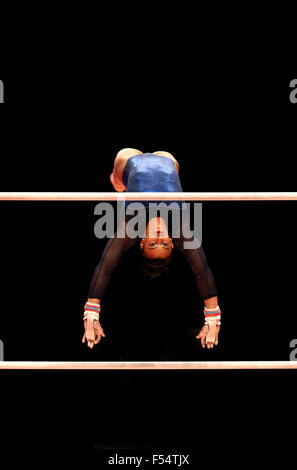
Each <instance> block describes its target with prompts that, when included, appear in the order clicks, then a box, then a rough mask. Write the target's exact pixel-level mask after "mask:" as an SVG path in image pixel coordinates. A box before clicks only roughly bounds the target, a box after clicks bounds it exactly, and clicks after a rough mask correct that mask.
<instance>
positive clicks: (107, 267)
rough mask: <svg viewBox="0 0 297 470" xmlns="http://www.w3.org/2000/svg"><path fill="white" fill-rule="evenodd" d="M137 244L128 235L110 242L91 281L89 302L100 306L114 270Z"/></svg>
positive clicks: (112, 239) (134, 239)
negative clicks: (126, 253)
mask: <svg viewBox="0 0 297 470" xmlns="http://www.w3.org/2000/svg"><path fill="white" fill-rule="evenodd" d="M135 242H136V238H128V237H127V235H126V236H125V238H118V237H117V234H116V235H115V237H114V238H111V239H110V240H109V241H108V243H107V245H106V247H105V250H104V252H103V254H102V256H101V259H100V261H99V263H98V265H97V266H96V269H95V271H94V274H93V277H92V280H91V284H90V287H89V293H88V302H94V303H98V304H100V302H101V299H102V297H103V294H104V292H105V289H106V288H107V286H108V284H109V281H110V278H111V275H112V272H113V270H114V269H115V267H116V266H117V265H118V263H119V261H120V259H121V258H122V256H123V254H124V253H125V252H126V251H127V250H129V249H130V248H131V247H132V246H133V245H134V243H135Z"/></svg>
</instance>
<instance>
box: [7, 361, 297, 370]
mask: <svg viewBox="0 0 297 470" xmlns="http://www.w3.org/2000/svg"><path fill="white" fill-rule="evenodd" d="M4 369H32V370H33V369H42V370H194V369H197V370H198V369H199V370H219V369H230V370H231V369H236V370H237V369H297V361H222V362H215V361H213V362H35V361H33V362H22V361H21V362H9V361H3V362H0V370H4Z"/></svg>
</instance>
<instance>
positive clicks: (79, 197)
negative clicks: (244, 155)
mask: <svg viewBox="0 0 297 470" xmlns="http://www.w3.org/2000/svg"><path fill="white" fill-rule="evenodd" d="M121 200H126V201H129V200H130V201H162V200H164V201H178V200H179V201H296V200H297V192H253V193H252V192H227V193H224V192H203V193H202V192H200V193H197V192H195V193H190V192H183V193H178V192H169V193H168V192H165V193H156V192H154V193H139V192H137V193H130V192H123V193H117V192H105V193H95V192H92V193H90V192H88V193H87V192H85V193H82V192H80V193H77V192H76V193H73V192H64V193H57V192H49V193H46V192H0V201H121Z"/></svg>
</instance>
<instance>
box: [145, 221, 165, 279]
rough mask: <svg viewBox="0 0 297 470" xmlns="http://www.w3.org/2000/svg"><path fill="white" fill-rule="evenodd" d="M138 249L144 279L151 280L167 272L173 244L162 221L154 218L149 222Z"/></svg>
mask: <svg viewBox="0 0 297 470" xmlns="http://www.w3.org/2000/svg"><path fill="white" fill-rule="evenodd" d="M140 249H141V252H142V257H143V261H144V269H143V271H144V272H143V273H144V275H145V276H146V277H150V278H151V279H153V278H154V277H157V276H160V275H161V274H162V273H164V272H165V271H166V270H167V268H168V264H169V262H170V261H171V258H172V250H173V242H172V239H171V238H170V237H169V234H168V229H167V225H166V223H165V221H164V219H162V218H161V217H154V218H152V219H151V220H150V221H149V223H148V224H147V227H146V235H145V237H144V238H142V240H141V243H140Z"/></svg>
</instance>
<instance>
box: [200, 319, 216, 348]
mask: <svg viewBox="0 0 297 470" xmlns="http://www.w3.org/2000/svg"><path fill="white" fill-rule="evenodd" d="M219 331H220V325H212V326H211V327H209V325H207V324H205V325H203V327H202V328H201V330H200V332H199V333H198V335H197V336H196V339H201V345H202V347H203V348H205V346H206V347H207V349H212V348H213V347H214V346H217V345H218V344H219Z"/></svg>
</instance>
